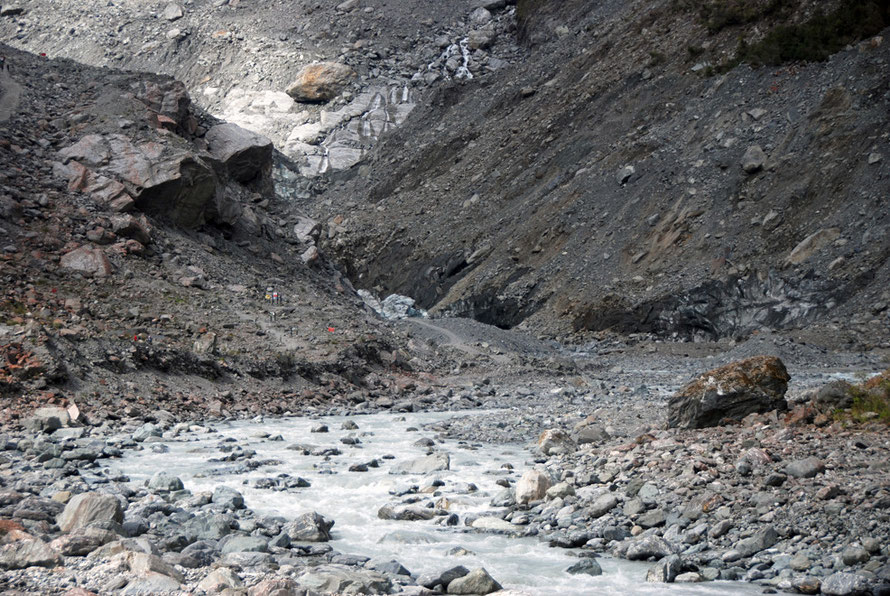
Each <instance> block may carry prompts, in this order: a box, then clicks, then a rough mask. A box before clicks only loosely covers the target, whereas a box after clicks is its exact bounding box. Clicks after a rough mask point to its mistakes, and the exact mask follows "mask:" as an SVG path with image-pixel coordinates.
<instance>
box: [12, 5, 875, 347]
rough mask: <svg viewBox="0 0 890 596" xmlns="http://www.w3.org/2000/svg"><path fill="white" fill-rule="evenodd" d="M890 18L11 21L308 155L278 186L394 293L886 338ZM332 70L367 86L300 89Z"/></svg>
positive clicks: (597, 11)
mask: <svg viewBox="0 0 890 596" xmlns="http://www.w3.org/2000/svg"><path fill="white" fill-rule="evenodd" d="M888 10H890V9H888V7H887V3H886V2H883V1H882V0H868V1H866V0H844V1H840V2H831V3H817V2H810V1H805V0H782V1H770V2H767V1H751V2H734V1H728V0H726V1H724V0H700V1H695V0H685V1H679V0H664V1H660V2H629V3H625V2H595V3H591V2H581V1H569V2H544V1H540V0H523V1H522V2H519V4H518V5H517V6H512V5H511V3H508V2H503V1H488V2H481V3H480V2H471V1H469V0H467V1H466V2H454V3H449V4H447V5H443V4H434V5H427V4H423V3H411V2H409V3H405V2H385V1H383V0H379V1H370V0H369V1H366V2H358V1H353V0H350V1H347V2H340V3H334V2H331V3H288V4H283V3H277V4H276V3H271V4H264V5H262V6H260V5H253V4H247V3H240V2H238V1H237V0H235V1H229V2H221V1H217V2H208V1H195V2H190V3H187V4H185V5H179V4H176V3H169V4H157V5H154V4H152V5H146V4H142V3H128V2H122V3H116V4H114V5H112V6H105V4H104V3H100V2H87V3H63V4H62V5H61V6H59V5H57V3H44V2H35V3H33V5H29V6H28V7H27V9H25V10H24V11H22V12H21V13H18V14H15V15H13V16H11V17H7V18H6V19H5V20H4V21H3V22H2V23H0V31H2V32H3V35H4V36H5V37H6V38H7V39H8V40H10V42H12V43H15V44H16V45H18V46H19V47H22V48H27V49H29V50H31V51H35V52H47V53H48V54H49V55H50V56H66V57H72V58H76V59H78V60H82V61H85V62H89V63H92V64H97V65H112V66H119V67H127V68H138V69H144V70H154V71H160V72H165V73H168V74H173V75H175V76H176V77H178V78H180V79H182V80H183V81H185V83H186V84H187V86H188V88H189V89H191V90H192V94H193V97H194V99H195V101H196V103H198V104H199V105H201V106H203V107H205V108H207V109H208V110H210V111H211V113H213V114H215V115H218V116H221V117H224V118H225V119H227V120H229V121H233V122H236V123H238V124H241V125H242V126H245V127H246V128H249V129H251V130H255V131H257V132H260V133H261V134H264V135H266V136H268V137H269V138H271V139H272V140H273V142H274V143H275V144H276V147H277V148H278V149H280V150H282V151H283V152H284V154H285V155H286V156H287V157H288V158H289V159H290V160H291V161H290V162H281V163H280V164H279V167H277V168H276V170H275V172H274V176H275V179H276V180H277V181H278V183H279V184H278V190H279V192H280V193H281V194H282V195H283V196H287V197H289V198H291V199H294V200H295V201H296V202H297V203H298V204H299V206H300V207H301V208H303V209H304V210H305V211H307V212H309V213H310V214H311V215H313V216H314V217H315V218H317V219H319V220H322V221H324V222H325V230H324V234H323V235H322V239H321V249H322V251H323V252H325V253H327V254H328V255H329V256H331V257H332V258H333V259H334V260H335V261H336V262H337V263H338V264H339V265H340V267H341V268H342V269H343V270H344V271H345V272H346V273H347V274H348V276H349V278H350V279H351V280H352V281H353V282H354V283H355V285H356V286H357V287H360V288H366V289H371V290H373V291H374V292H375V293H377V294H379V295H386V294H389V293H393V292H395V293H400V294H406V295H409V296H412V297H413V298H415V299H416V300H417V301H418V302H419V304H420V305H421V306H423V307H424V308H427V309H429V310H430V311H431V312H432V313H434V314H448V315H456V316H466V317H472V318H475V319H477V320H479V321H483V322H486V323H490V324H494V325H497V326H500V327H504V328H513V327H520V328H522V329H528V330H529V331H532V332H533V333H535V334H538V335H546V336H548V337H559V338H563V339H566V338H573V340H575V341H582V340H583V339H584V338H586V337H588V336H589V335H590V333H591V332H599V331H603V330H612V331H616V332H618V333H621V334H627V333H638V332H643V333H652V334H655V335H656V336H658V337H666V338H671V337H677V338H686V339H688V338H702V339H715V338H721V337H730V338H732V337H736V338H737V337H746V336H748V335H750V334H751V333H753V332H756V331H758V330H760V329H777V330H782V329H796V328H801V327H808V328H810V330H811V331H812V330H816V331H814V333H816V335H819V336H820V337H821V338H822V340H821V341H828V342H829V343H832V342H833V343H834V344H845V343H848V342H854V343H857V345H860V346H873V345H883V344H885V342H886V337H887V331H888V327H887V325H888V318H887V312H888V311H887V309H886V304H887V303H888V300H890V295H888V294H887V292H886V290H885V289H884V288H886V287H887V282H888V268H887V256H888V250H890V245H888V242H890V240H888V238H890V235H888V234H887V226H888V221H887V219H886V213H887V196H888V195H887V190H888V188H890V182H888V177H887V173H886V164H887V159H888V158H887V157H886V156H888V155H890V151H888V134H887V132H886V130H887V128H888V127H887V124H888V122H887V120H888V114H890V110H888V101H890V99H888V98H890V89H888V77H887V76H886V69H887V62H888V52H890V50H888V45H887V44H886V43H885V42H884V39H883V37H881V35H880V32H881V31H882V28H883V27H885V26H886V25H887V22H888V20H890V13H888ZM13 12H15V11H13ZM826 57H827V58H828V59H827V60H825V61H819V60H820V59H823V58H826ZM317 60H323V61H334V62H336V63H338V64H341V65H343V66H344V67H348V68H349V69H353V72H354V77H353V78H348V77H347V79H345V83H344V85H343V86H342V87H341V88H339V89H338V90H337V91H336V92H335V93H333V94H332V96H333V99H331V100H330V101H322V102H320V103H319V102H308V103H307V102H305V101H303V100H299V101H296V102H295V101H294V100H293V99H292V97H291V96H292V95H293V94H292V93H291V95H288V93H290V90H289V89H288V84H289V83H290V82H291V81H293V80H294V78H295V77H296V76H297V73H298V71H299V69H300V68H301V67H303V66H305V65H307V64H310V63H312V62H314V61H317ZM763 63H766V64H768V65H766V66H760V65H759V64H763ZM751 64H754V65H755V66H752V65H751ZM769 64H771V65H769ZM347 72H348V71H347ZM285 90H288V93H285ZM838 326H840V327H842V328H843V329H841V330H840V331H838V330H837V329H836V327H838ZM820 330H821V331H820ZM827 338H831V340H830V341H829V340H828V339H827Z"/></svg>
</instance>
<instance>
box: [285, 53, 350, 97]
mask: <svg viewBox="0 0 890 596" xmlns="http://www.w3.org/2000/svg"><path fill="white" fill-rule="evenodd" d="M355 77H356V74H355V71H354V70H352V69H351V68H350V67H348V66H346V65H345V64H339V63H337V62H319V63H318V64H310V65H309V66H306V67H304V68H303V69H302V70H301V71H300V72H299V73H298V74H297V80H296V81H294V82H293V83H292V84H291V85H290V87H288V89H287V94H288V95H290V96H291V97H293V98H294V99H296V100H297V101H311V102H314V101H321V102H324V101H330V100H331V99H334V98H335V97H336V96H337V95H338V94H339V93H340V91H342V90H343V88H344V87H345V86H346V85H347V84H348V83H349V82H350V81H352V80H353V79H354V78H355Z"/></svg>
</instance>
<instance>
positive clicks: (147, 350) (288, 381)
mask: <svg viewBox="0 0 890 596" xmlns="http://www.w3.org/2000/svg"><path fill="white" fill-rule="evenodd" d="M2 52H3V55H4V56H5V62H4V64H3V72H2V73H0V77H2V78H0V102H2V103H0V105H2V106H3V107H4V109H5V110H6V112H7V114H6V116H5V117H4V119H5V120H6V121H3V122H0V132H2V140H0V163H2V167H0V239H2V240H0V245H2V251H3V252H2V255H0V265H2V267H0V271H2V279H3V291H2V295H0V351H2V360H0V367H2V368H0V415H2V419H3V420H4V424H5V423H7V422H10V421H15V420H17V419H18V418H19V417H20V416H23V415H27V414H28V413H29V412H30V411H31V410H33V409H34V408H35V407H42V406H48V405H63V406H66V407H68V406H72V405H74V406H76V407H77V408H78V409H79V410H80V412H81V413H82V414H83V415H85V416H88V417H90V418H91V419H92V420H93V421H94V422H97V421H101V420H102V419H103V418H104V417H107V416H111V417H122V416H126V417H132V416H148V417H153V416H159V415H160V414H159V412H161V411H166V412H168V414H169V413H171V412H172V413H175V414H177V415H179V416H195V415H206V414H207V413H208V412H209V413H211V414H214V415H216V416H230V415H246V414H250V413H259V412H285V411H288V410H291V411H296V410H300V409H304V408H313V407H317V406H319V405H321V404H324V405H325V407H330V406H331V404H332V403H347V402H348V403H351V404H353V405H354V404H357V403H359V402H362V401H365V400H368V399H369V397H370V398H371V400H373V399H374V398H376V397H381V398H382V397H387V399H389V397H388V396H391V395H392V396H400V395H403V394H405V393H406V392H408V391H409V390H410V388H411V387H414V386H415V384H416V382H417V381H419V378H418V374H422V373H423V371H425V370H431V369H432V368H433V367H435V366H436V363H437V362H439V359H438V358H437V357H435V355H433V354H432V353H427V354H426V356H425V359H424V360H421V359H419V358H417V357H416V355H417V354H418V353H419V352H417V351H412V350H409V349H408V348H407V338H406V337H405V335H404V334H402V333H396V332H395V331H394V330H393V329H392V328H391V326H390V325H389V324H387V323H385V322H384V321H382V320H381V319H379V318H378V317H376V316H375V315H374V314H373V313H372V312H371V311H369V310H368V309H366V308H365V307H364V305H363V304H362V302H361V300H360V299H359V298H358V297H357V296H356V294H355V291H354V290H353V289H352V287H351V285H350V284H349V282H348V280H345V279H343V277H342V275H341V274H340V273H339V272H338V271H336V270H335V269H333V267H331V265H330V264H329V263H328V262H327V261H326V260H325V259H324V258H323V257H322V256H320V255H319V254H318V251H317V248H316V247H315V242H316V239H317V237H318V226H317V224H316V223H315V222H313V221H312V220H310V219H308V218H307V217H305V215H302V214H301V213H299V212H298V211H296V210H295V209H294V207H293V204H291V203H289V202H288V201H285V200H283V199H280V198H279V197H278V196H277V195H276V194H275V193H274V192H273V191H272V190H271V188H272V181H271V177H270V176H271V170H272V161H273V154H272V147H271V144H270V143H269V141H268V139H264V138H262V137H258V136H257V135H254V134H253V133H249V132H248V131H246V130H244V129H240V128H238V127H233V126H232V125H230V124H221V123H219V122H218V121H216V120H214V119H213V118H211V117H209V116H207V115H206V113H204V112H203V111H201V110H200V109H197V108H194V107H193V106H191V104H190V101H189V97H188V94H187V92H186V90H185V87H184V86H183V85H182V84H181V83H179V82H176V81H174V80H173V79H170V78H169V77H164V76H152V75H146V74H133V73H129V74H128V73H121V72H114V71H106V70H103V69H97V68H93V67H88V66H84V65H81V64H77V63H74V62H71V61H67V60H51V61H50V60H46V59H42V58H39V57H36V56H33V55H30V54H26V53H23V52H18V51H15V50H12V49H11V48H9V47H6V46H2ZM6 108H8V109H6ZM7 118H8V119H7ZM273 294H275V295H276V296H277V297H278V298H280V299H278V300H275V301H274V302H273V301H272V300H270V298H271V297H272V295H273ZM409 352H411V355H409ZM409 360H410V361H411V362H410V363H409ZM405 378H411V379H414V380H413V381H411V382H410V383H409V382H407V381H404V379H405ZM400 379H402V382H401V385H398V383H397V381H399V380H400ZM121 400H123V401H124V402H125V404H126V407H124V406H121V405H120V404H121ZM369 405H370V404H369Z"/></svg>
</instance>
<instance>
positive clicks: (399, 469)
mask: <svg viewBox="0 0 890 596" xmlns="http://www.w3.org/2000/svg"><path fill="white" fill-rule="evenodd" d="M449 469H451V458H449V457H448V454H447V453H433V454H432V455H427V456H424V457H418V458H416V459H411V460H408V461H405V462H402V463H400V464H398V465H397V466H395V467H394V468H393V469H392V470H391V471H390V473H391V474H429V473H431V472H439V471H442V470H449Z"/></svg>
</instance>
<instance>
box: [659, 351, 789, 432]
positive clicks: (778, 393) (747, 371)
mask: <svg viewBox="0 0 890 596" xmlns="http://www.w3.org/2000/svg"><path fill="white" fill-rule="evenodd" d="M790 378H791V377H790V376H789V375H788V371H787V370H786V369H785V365H784V364H783V363H782V361H781V360H779V359H778V358H776V357H774V356H755V357H753V358H748V359H746V360H741V361H738V362H733V363H731V364H727V365H726V366H721V367H720V368H716V369H714V370H710V371H708V372H706V373H704V374H702V375H701V376H699V377H698V378H697V379H696V380H694V381H692V382H691V383H690V384H688V385H686V386H685V387H684V388H683V389H681V390H680V391H678V392H677V393H675V394H674V395H673V396H671V398H670V400H669V402H668V427H670V428H705V427H708V426H718V425H720V424H721V423H723V421H727V420H728V421H740V420H741V419H742V418H744V417H745V416H747V415H748V414H752V413H760V412H769V411H771V410H786V409H787V408H788V404H787V402H786V401H785V397H784V396H785V391H786V390H787V389H788V381H789V380H790Z"/></svg>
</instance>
